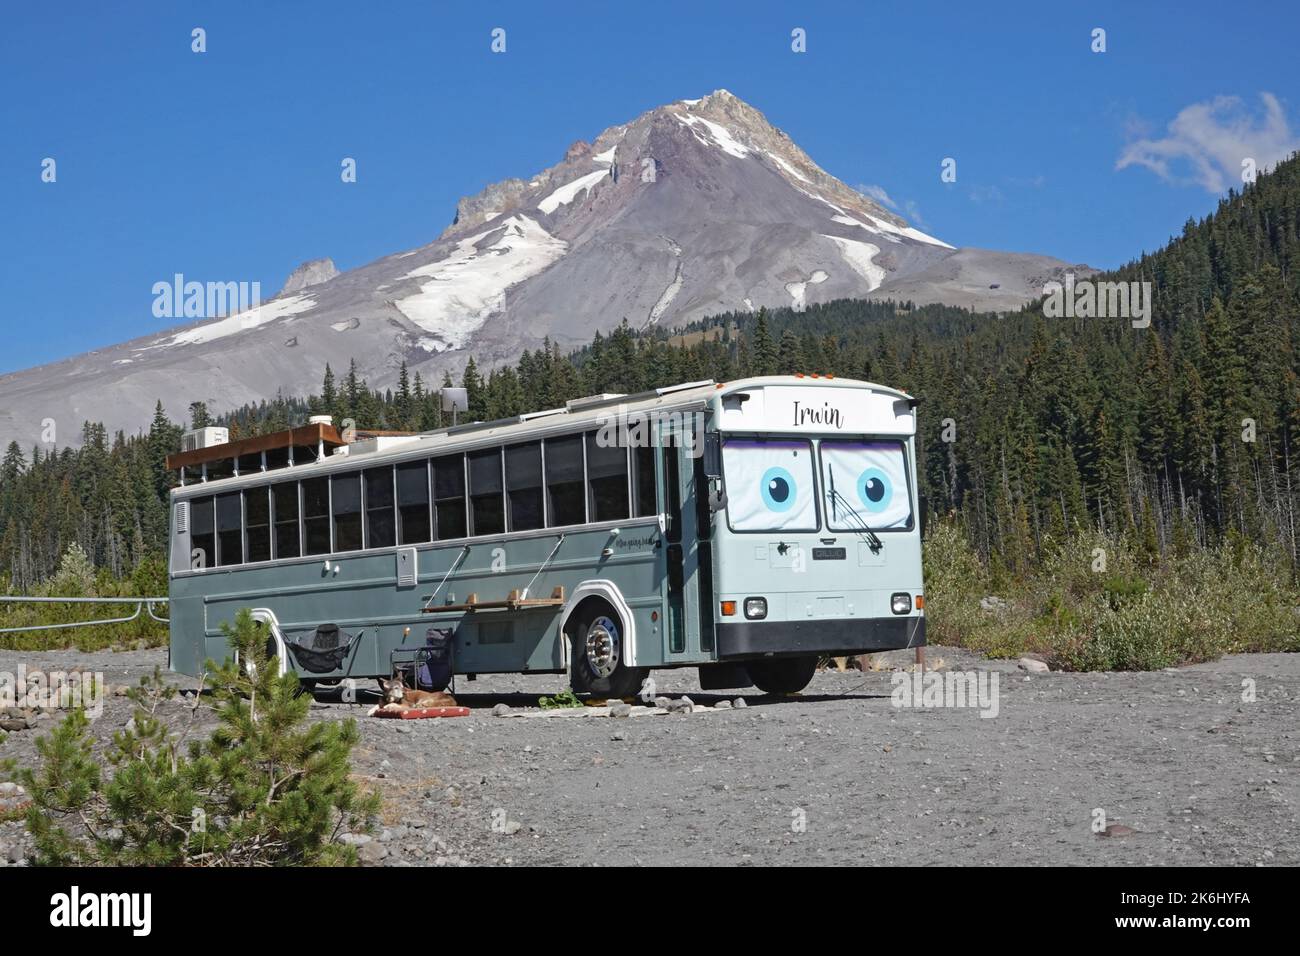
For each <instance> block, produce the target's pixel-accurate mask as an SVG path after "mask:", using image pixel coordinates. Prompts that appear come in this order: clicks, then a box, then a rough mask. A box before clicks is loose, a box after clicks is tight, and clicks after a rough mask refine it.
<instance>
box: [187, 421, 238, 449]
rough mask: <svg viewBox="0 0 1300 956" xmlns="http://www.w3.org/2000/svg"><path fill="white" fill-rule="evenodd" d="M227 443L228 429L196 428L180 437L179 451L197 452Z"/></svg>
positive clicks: (228, 438)
mask: <svg viewBox="0 0 1300 956" xmlns="http://www.w3.org/2000/svg"><path fill="white" fill-rule="evenodd" d="M229 442H230V429H229V428H216V427H209V428H196V429H194V430H193V431H188V432H186V433H185V434H184V435H182V436H181V451H198V450H199V449H200V448H212V447H213V446H215V445H226V444H229Z"/></svg>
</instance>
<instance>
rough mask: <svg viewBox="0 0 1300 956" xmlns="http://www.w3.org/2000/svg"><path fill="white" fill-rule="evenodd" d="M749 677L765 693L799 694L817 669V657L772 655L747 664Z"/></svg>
mask: <svg viewBox="0 0 1300 956" xmlns="http://www.w3.org/2000/svg"><path fill="white" fill-rule="evenodd" d="M745 669H746V670H748V671H749V679H750V680H752V681H753V682H754V686H755V687H757V688H758V689H759V690H761V691H762V692H763V693H765V694H797V693H798V692H799V691H801V690H803V689H804V688H805V687H807V686H808V682H809V681H811V680H812V677H813V674H814V673H815V672H816V670H817V657H816V656H815V655H814V656H812V657H772V658H767V659H765V660H761V661H749V662H748V663H746V664H745Z"/></svg>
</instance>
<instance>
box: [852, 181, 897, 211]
mask: <svg viewBox="0 0 1300 956" xmlns="http://www.w3.org/2000/svg"><path fill="white" fill-rule="evenodd" d="M858 192H860V193H862V195H864V196H870V197H871V198H872V199H874V200H875V201H876V202H878V203H880V204H881V205H882V206H888V207H889V208H890V209H897V208H898V203H896V202H894V200H892V199H890V198H889V193H887V192H885V187H884V186H875V185H869V186H868V185H864V186H859V187H858Z"/></svg>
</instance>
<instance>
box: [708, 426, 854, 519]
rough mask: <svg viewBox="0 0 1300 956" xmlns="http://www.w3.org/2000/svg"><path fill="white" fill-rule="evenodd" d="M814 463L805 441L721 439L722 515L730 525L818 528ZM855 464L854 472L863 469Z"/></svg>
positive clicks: (810, 449)
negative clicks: (724, 510) (724, 512)
mask: <svg viewBox="0 0 1300 956" xmlns="http://www.w3.org/2000/svg"><path fill="white" fill-rule="evenodd" d="M815 464H816V460H815V458H814V456H813V446H812V443H811V442H809V441H793V440H787V441H782V440H768V441H762V440H755V439H745V438H729V439H727V440H726V441H724V442H723V443H722V468H723V472H724V474H725V476H726V485H727V521H728V523H729V524H730V525H731V527H732V529H733V530H735V531H796V530H798V531H815V530H817V499H816V494H815V491H816V487H817V481H816V473H815V472H814V470H813V469H814V468H815ZM857 465H858V467H857V469H856V470H855V471H854V472H853V473H854V474H857V472H858V471H861V470H862V463H861V462H858V463H857ZM848 480H849V478H848V476H847V475H846V477H845V481H848ZM846 490H847V489H846Z"/></svg>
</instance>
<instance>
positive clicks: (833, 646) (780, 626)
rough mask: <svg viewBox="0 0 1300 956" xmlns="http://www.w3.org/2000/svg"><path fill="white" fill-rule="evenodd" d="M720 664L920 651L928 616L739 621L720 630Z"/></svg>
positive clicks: (718, 643)
mask: <svg viewBox="0 0 1300 956" xmlns="http://www.w3.org/2000/svg"><path fill="white" fill-rule="evenodd" d="M716 634H717V648H718V660H743V659H745V658H753V657H765V656H767V655H769V654H770V655H775V656H777V657H793V656H797V655H798V656H803V655H808V654H819V655H825V656H832V657H845V656H848V655H851V654H869V653H873V652H875V651H893V650H898V649H899V648H904V647H918V646H920V645H922V644H924V643H925V616H924V615H909V616H907V617H875V618H849V619H831V620H826V619H822V620H811V621H737V622H735V623H729V624H719V625H718V626H717V628H716Z"/></svg>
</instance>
